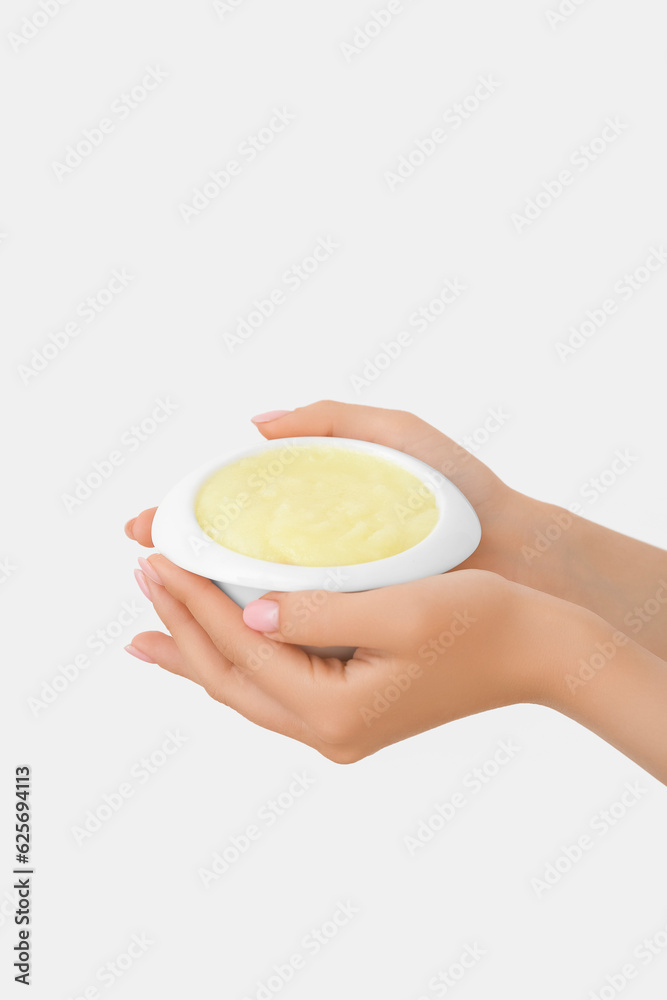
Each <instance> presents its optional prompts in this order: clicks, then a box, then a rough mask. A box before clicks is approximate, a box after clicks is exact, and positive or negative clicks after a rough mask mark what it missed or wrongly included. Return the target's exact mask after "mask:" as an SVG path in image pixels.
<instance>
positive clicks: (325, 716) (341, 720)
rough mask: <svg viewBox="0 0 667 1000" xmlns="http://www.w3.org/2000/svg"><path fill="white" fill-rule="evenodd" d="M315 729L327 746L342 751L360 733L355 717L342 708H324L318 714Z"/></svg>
mask: <svg viewBox="0 0 667 1000" xmlns="http://www.w3.org/2000/svg"><path fill="white" fill-rule="evenodd" d="M313 728H314V729H315V732H316V733H317V735H318V736H319V737H320V739H321V740H323V741H324V742H325V743H326V744H329V745H331V747H332V748H334V749H337V750H340V749H341V747H345V746H348V745H349V744H350V743H352V742H353V741H354V740H355V738H356V736H357V732H358V723H357V720H356V719H355V718H354V716H353V715H352V714H351V713H349V712H346V711H345V710H344V709H342V708H331V707H330V706H324V707H323V708H322V709H321V710H320V712H319V713H318V715H317V717H316V719H315V723H314V726H313Z"/></svg>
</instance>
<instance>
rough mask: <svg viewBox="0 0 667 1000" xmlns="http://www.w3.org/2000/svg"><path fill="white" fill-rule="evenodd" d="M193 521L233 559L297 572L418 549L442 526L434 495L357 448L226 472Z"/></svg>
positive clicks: (276, 457)
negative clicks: (294, 568)
mask: <svg viewBox="0 0 667 1000" xmlns="http://www.w3.org/2000/svg"><path fill="white" fill-rule="evenodd" d="M195 516H196V518H197V521H198V522H199V524H200V526H201V527H202V529H203V530H204V531H205V532H206V534H207V535H209V536H210V537H211V538H212V539H213V540H214V541H216V542H218V543H219V544H220V545H224V546H225V547H226V548H228V549H233V550H234V552H241V553H243V555H246V556H252V557H253V558H254V559H265V560H268V561H269V562H277V563H290V564H292V565H297V566H349V565H353V564H355V563H364V562H373V561H375V560H376V559H384V558H386V557H388V556H393V555H396V554H397V553H398V552H403V551H404V550H405V549H409V548H412V546H413V545H416V544H417V543H418V542H421V541H422V539H424V538H426V536H427V535H428V534H429V533H430V532H431V531H432V529H433V528H434V527H435V524H436V522H437V520H438V510H437V507H436V502H435V496H434V495H433V493H432V492H431V490H430V489H429V488H428V487H427V486H426V485H425V484H424V483H423V482H422V481H421V480H420V479H419V478H418V477H417V476H414V475H413V474H412V473H410V472H407V471H406V470H405V469H402V468H401V467H400V466H399V465H397V464H396V463H395V462H392V461H389V460H387V459H385V458H379V457H377V456H376V455H370V454H367V453H366V452H361V451H353V450H352V449H350V448H344V447H338V446H327V445H288V446H286V447H284V448H276V449H272V450H269V451H265V452H262V453H261V454H259V455H252V456H249V457H248V458H242V459H240V460H239V461H237V462H233V463H232V464H231V465H226V466H223V468H221V469H218V471H217V472H215V473H214V474H213V475H212V476H211V477H210V478H209V479H207V480H206V482H205V483H204V485H203V486H202V487H201V489H200V490H199V493H198V494H197V497H196V500H195Z"/></svg>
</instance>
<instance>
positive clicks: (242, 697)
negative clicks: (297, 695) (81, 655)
mask: <svg viewBox="0 0 667 1000" xmlns="http://www.w3.org/2000/svg"><path fill="white" fill-rule="evenodd" d="M147 585H148V587H149V589H150V592H151V598H152V600H153V605H154V607H155V610H156V612H157V614H158V616H159V618H160V620H161V621H162V623H163V624H164V625H165V627H166V628H168V629H169V631H170V632H171V637H170V636H166V635H164V634H163V633H162V632H144V633H141V634H139V635H137V636H135V638H134V639H133V640H132V645H133V646H135V647H136V648H137V649H138V650H139V651H140V652H142V653H144V654H145V655H147V656H150V657H151V659H154V661H155V662H156V663H157V664H158V665H159V666H161V667H164V668H165V669H166V670H169V671H170V672H171V673H176V674H180V676H182V677H188V678H189V679H190V680H192V681H194V682H195V683H197V684H200V685H201V686H202V687H203V688H204V689H205V690H206V691H207V693H208V694H209V695H210V696H211V697H212V698H214V699H215V700H216V701H219V702H221V703H222V704H224V705H227V706H228V707H229V708H232V709H233V710H234V711H235V712H238V714H239V715H242V716H243V717H244V718H246V719H248V720H249V721H250V722H254V723H256V724H257V725H259V726H262V727H263V728H264V729H270V730H271V731H272V732H276V733H281V734H282V735H284V736H289V737H290V738H291V739H296V740H299V741H300V742H302V743H306V744H307V745H308V746H312V747H313V748H314V749H320V746H321V745H322V744H321V741H319V740H318V738H317V737H316V736H315V734H314V733H313V732H312V731H311V730H310V729H309V728H308V727H307V726H306V725H305V723H304V722H303V720H302V719H300V718H299V717H298V716H296V715H295V714H294V713H293V712H290V711H289V710H287V709H286V708H285V707H284V706H283V705H281V704H280V703H278V702H276V701H275V699H273V698H271V697H270V696H268V695H267V694H266V693H265V692H264V691H262V690H261V688H258V687H257V686H256V685H255V684H254V683H253V681H252V678H249V677H248V676H247V675H245V674H244V673H243V672H242V671H240V670H239V669H238V668H237V667H236V666H235V665H234V664H233V663H231V662H230V661H229V660H228V659H227V658H226V657H225V656H224V655H223V654H221V653H220V651H219V650H218V649H216V647H215V646H214V645H213V643H212V642H211V640H210V638H209V637H208V636H207V635H206V633H205V632H204V630H203V629H202V628H201V626H200V625H199V624H198V623H197V622H196V621H195V619H194V618H193V617H192V615H191V614H190V612H189V611H188V609H187V608H186V607H185V606H183V605H182V604H181V603H180V602H179V601H178V600H177V599H176V598H174V597H173V596H172V595H171V594H170V593H169V592H168V591H167V590H166V588H165V587H161V586H158V585H157V584H155V583H153V582H152V581H150V579H148V580H147Z"/></svg>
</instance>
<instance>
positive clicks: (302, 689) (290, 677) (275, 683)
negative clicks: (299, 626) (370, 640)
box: [148, 555, 345, 725]
mask: <svg viewBox="0 0 667 1000" xmlns="http://www.w3.org/2000/svg"><path fill="white" fill-rule="evenodd" d="M148 562H149V565H150V566H151V569H152V571H153V572H157V574H158V575H159V577H160V578H161V579H162V582H163V584H164V586H165V588H166V589H167V590H168V591H169V593H170V595H171V596H172V598H173V599H175V600H177V601H178V602H179V603H180V604H181V605H182V606H183V607H184V608H185V609H186V610H187V611H188V612H189V613H190V614H191V616H192V618H193V619H194V620H195V621H196V622H197V623H198V624H199V625H200V626H201V628H202V629H203V631H204V633H205V634H206V635H207V637H210V639H209V641H210V642H212V644H213V645H214V647H215V648H216V649H217V650H219V651H220V652H221V653H222V654H223V655H224V656H225V657H226V658H227V659H228V660H229V661H230V662H231V663H234V664H236V665H237V666H238V667H239V669H240V670H242V671H243V672H244V673H245V674H246V675H248V676H250V677H252V678H253V679H254V681H255V683H256V684H257V686H258V687H260V688H261V689H262V690H263V691H265V692H266V693H267V694H269V695H270V696H271V697H273V698H275V700H276V701H277V702H279V703H280V704H281V705H284V706H285V707H286V708H288V709H289V710H290V711H292V712H294V713H295V715H297V716H298V717H299V718H301V719H303V720H304V721H305V722H306V723H307V724H308V725H310V720H311V718H312V716H313V714H316V713H317V711H318V709H319V708H321V707H322V704H323V703H324V702H326V699H327V698H328V697H329V695H330V692H331V690H332V686H333V682H334V680H335V679H336V678H337V677H339V676H340V675H342V674H344V673H345V670H344V665H343V663H342V661H341V660H337V659H334V658H328V659H323V658H322V657H318V656H313V655H310V654H308V653H306V652H305V650H303V649H300V648H299V647H298V646H292V645H288V644H287V643H285V642H274V641H273V640H269V639H266V638H265V637H264V636H263V635H261V634H260V633H259V632H257V631H256V630H254V629H252V628H249V627H248V626H247V625H246V624H245V622H244V621H243V615H242V611H241V608H240V607H239V606H238V605H237V604H235V603H234V601H232V600H231V598H229V597H227V595H226V594H223V593H222V591H221V590H220V589H219V588H218V587H216V586H215V584H214V583H212V582H211V581H210V580H207V579H205V578H204V577H201V576H196V575H195V574H194V573H189V572H187V570H184V569H181V568H180V567H179V566H175V565H174V563H172V562H170V561H169V560H168V559H167V558H166V557H165V556H162V555H153V556H151V557H150V559H149V560H148ZM156 589H159V588H156ZM151 593H152V588H151ZM156 610H157V606H156ZM179 645H180V641H179Z"/></svg>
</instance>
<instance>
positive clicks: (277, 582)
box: [152, 436, 481, 591]
mask: <svg viewBox="0 0 667 1000" xmlns="http://www.w3.org/2000/svg"><path fill="white" fill-rule="evenodd" d="M308 445H324V446H327V447H332V448H336V447H338V448H342V449H344V450H350V449H351V450H354V451H360V452H365V453H367V454H373V455H377V456H378V457H381V458H387V459H389V460H391V461H393V462H394V463H395V464H397V465H399V466H400V467H402V468H404V469H405V470H406V471H408V472H411V473H412V474H413V475H415V476H416V477H417V478H418V479H420V480H421V481H422V482H423V483H424V484H425V485H426V486H428V488H429V489H431V490H432V492H433V493H434V495H435V499H436V505H437V508H438V520H437V522H436V524H435V526H434V527H433V528H432V529H431V531H430V532H429V534H428V535H426V537H425V538H423V539H422V540H421V541H420V542H417V544H416V545H413V546H412V547H411V548H408V549H404V550H403V552H398V553H396V554H395V555H393V556H387V557H385V558H382V559H376V560H373V561H371V562H364V563H354V564H351V565H343V566H296V565H293V564H291V563H277V562H270V561H268V560H264V559H256V558H254V557H253V556H246V555H243V554H242V553H240V552H234V551H233V550H232V549H227V548H225V546H223V545H221V544H220V543H219V542H216V541H214V539H212V538H211V537H210V536H209V535H207V534H206V532H205V531H204V529H203V528H202V527H201V526H200V524H199V522H198V521H197V519H196V517H195V513H194V502H195V498H196V495H197V493H198V492H199V489H200V487H201V486H202V485H203V483H204V482H205V480H206V479H208V478H209V477H210V476H211V475H213V473H215V472H216V471H218V469H221V468H223V467H224V466H227V465H231V464H233V463H234V462H237V461H239V460H240V459H242V458H248V457H251V456H253V455H259V454H262V453H265V452H267V451H272V450H275V449H279V448H285V447H288V446H293V447H297V448H298V447H301V446H303V447H307V446H308ZM152 535H153V544H154V547H155V548H156V549H157V550H158V551H159V552H161V553H162V554H163V555H165V556H166V557H167V558H168V559H170V560H171V561H172V562H174V563H176V565H178V566H181V567H182V568H183V569H186V570H189V571H190V572H192V573H196V574H197V575H199V576H205V577H208V578H209V579H211V580H213V581H214V582H216V583H228V584H233V585H238V586H247V587H263V588H265V590H266V591H270V590H284V591H290V590H319V589H323V590H332V589H337V590H341V591H358V590H371V589H374V588H376V587H380V586H389V585H391V584H395V583H403V582H407V581H409V580H414V579H418V578H420V577H424V576H433V575H436V574H439V573H444V572H446V571H447V570H449V569H452V568H453V567H454V566H457V565H458V564H459V563H460V562H462V561H463V560H464V559H466V558H468V556H469V555H471V554H472V553H473V552H474V551H475V549H476V548H477V546H478V544H479V541H480V539H481V525H480V523H479V518H478V517H477V514H476V513H475V510H474V508H473V507H472V505H471V504H470V502H469V501H468V500H467V499H466V497H465V496H464V495H463V494H462V493H461V491H460V490H459V489H458V487H456V486H455V485H454V483H452V482H451V480H449V479H447V477H446V476H444V475H443V474H442V473H441V472H438V471H437V470H436V469H434V468H433V467H432V466H430V465H428V464H427V463H426V462H423V461H422V460H421V459H418V458H415V457H414V456H413V455H408V454H406V453H405V452H402V451H399V450H398V449H396V448H391V447H390V446H388V445H383V444H377V443H376V442H374V441H365V440H361V439H357V438H343V437H330V436H302V437H283V438H273V439H271V440H268V441H267V440H264V441H261V442H258V443H257V444H255V445H251V446H249V447H247V448H243V449H240V450H237V451H234V452H230V453H228V454H225V455H222V456H220V457H217V458H214V459H210V460H208V461H207V462H204V463H203V464H201V465H199V466H198V467H197V468H196V469H194V470H193V471H192V472H190V473H188V474H187V475H185V476H184V477H183V478H182V479H180V480H179V482H178V483H177V484H176V485H175V486H174V487H173V488H172V489H171V490H170V491H169V493H167V495H166V496H165V498H164V499H163V501H162V503H161V504H160V505H159V506H158V508H157V511H156V513H155V517H154V520H153V528H152Z"/></svg>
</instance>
